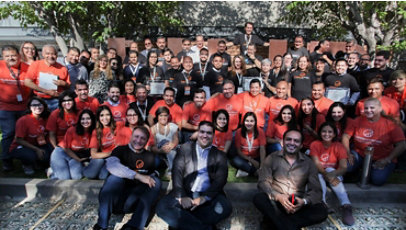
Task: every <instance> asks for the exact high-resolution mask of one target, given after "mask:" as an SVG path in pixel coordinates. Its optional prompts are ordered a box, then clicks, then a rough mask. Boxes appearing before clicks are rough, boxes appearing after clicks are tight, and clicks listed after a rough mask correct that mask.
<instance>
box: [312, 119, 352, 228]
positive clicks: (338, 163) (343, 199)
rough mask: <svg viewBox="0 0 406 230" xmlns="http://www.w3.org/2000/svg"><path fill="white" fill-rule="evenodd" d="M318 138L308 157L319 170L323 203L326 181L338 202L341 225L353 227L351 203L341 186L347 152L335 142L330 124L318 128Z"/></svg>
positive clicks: (334, 130) (334, 134)
mask: <svg viewBox="0 0 406 230" xmlns="http://www.w3.org/2000/svg"><path fill="white" fill-rule="evenodd" d="M319 137H320V139H321V140H316V141H313V142H312V143H311V145H310V156H311V157H312V159H313V162H314V163H315V165H316V167H317V169H318V170H319V180H320V184H321V188H322V192H323V201H324V203H326V191H327V189H326V181H327V183H328V185H329V186H330V187H331V189H332V190H333V191H334V193H335V194H336V196H337V198H338V199H339V201H340V204H341V207H342V218H343V219H342V221H343V223H344V224H346V225H353V224H354V217H353V216H352V208H351V203H350V200H349V199H348V195H347V191H346V190H345V187H344V184H343V175H344V173H345V172H346V170H347V150H346V149H345V147H344V145H343V144H341V143H340V142H338V141H337V128H336V127H335V125H334V124H332V123H329V122H325V123H323V124H322V125H321V126H320V129H319Z"/></svg>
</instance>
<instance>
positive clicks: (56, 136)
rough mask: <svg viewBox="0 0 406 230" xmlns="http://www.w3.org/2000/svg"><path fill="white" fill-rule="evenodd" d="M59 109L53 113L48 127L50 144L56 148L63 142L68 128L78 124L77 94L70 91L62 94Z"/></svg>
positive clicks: (59, 99)
mask: <svg viewBox="0 0 406 230" xmlns="http://www.w3.org/2000/svg"><path fill="white" fill-rule="evenodd" d="M58 107H59V108H58V109H56V110H54V111H52V112H51V115H50V116H49V118H48V121H47V126H46V129H47V130H48V131H49V142H50V143H51V145H52V146H53V147H54V148H56V147H57V145H58V143H59V142H61V141H62V140H63V138H64V136H65V134H66V131H67V130H68V128H69V127H72V126H74V125H75V124H76V119H77V110H76V102H75V93H74V92H73V91H69V90H67V91H64V92H62V93H61V95H59V98H58Z"/></svg>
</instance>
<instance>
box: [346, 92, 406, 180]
mask: <svg viewBox="0 0 406 230" xmlns="http://www.w3.org/2000/svg"><path fill="white" fill-rule="evenodd" d="M382 109H383V108H382V104H381V102H380V101H379V99H377V98H368V99H366V100H365V102H364V115H362V116H360V117H357V118H356V119H355V120H354V122H353V124H352V125H350V126H347V128H346V129H345V132H344V134H343V137H342V143H343V145H344V147H345V148H346V150H347V154H348V163H349V167H348V169H347V171H348V172H353V171H355V170H356V169H358V168H360V167H361V166H362V164H363V158H364V157H365V155H366V154H367V152H366V149H367V147H372V148H373V150H372V154H373V156H372V167H371V171H370V180H371V183H372V184H374V185H383V184H384V183H385V182H386V180H387V179H388V177H389V175H390V174H391V173H392V171H393V170H394V169H395V163H396V158H397V157H398V156H400V155H401V154H402V153H403V152H404V151H405V150H406V143H405V136H404V134H403V131H402V129H401V128H400V126H398V125H396V124H395V123H394V122H392V121H391V120H390V119H388V118H385V117H383V116H381V112H382ZM351 138H352V140H353V143H354V150H350V139H351Z"/></svg>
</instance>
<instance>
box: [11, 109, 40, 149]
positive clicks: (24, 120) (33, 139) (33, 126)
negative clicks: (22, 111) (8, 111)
mask: <svg viewBox="0 0 406 230" xmlns="http://www.w3.org/2000/svg"><path fill="white" fill-rule="evenodd" d="M46 123H47V121H46V120H44V119H42V118H40V119H39V120H37V119H36V118H35V117H34V116H33V115H32V114H27V115H24V116H22V117H21V118H20V119H18V120H17V123H16V131H15V136H16V137H20V138H22V139H24V140H25V141H27V142H28V143H30V144H33V145H35V146H39V143H38V141H37V138H38V137H40V136H42V137H43V138H45V140H47V139H46V137H47V132H46V130H45V125H46ZM17 146H18V144H17V142H16V141H15V140H14V141H13V143H12V144H11V146H10V151H11V150H13V149H15V148H16V147H17Z"/></svg>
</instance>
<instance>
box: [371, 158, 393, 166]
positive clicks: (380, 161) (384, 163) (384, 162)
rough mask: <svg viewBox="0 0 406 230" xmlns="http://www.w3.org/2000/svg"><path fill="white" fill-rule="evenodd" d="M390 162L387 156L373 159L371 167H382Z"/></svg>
mask: <svg viewBox="0 0 406 230" xmlns="http://www.w3.org/2000/svg"><path fill="white" fill-rule="evenodd" d="M389 163H390V160H389V159H388V158H383V159H380V160H377V161H375V163H373V164H372V167H374V168H375V169H384V168H385V166H386V165H387V164H389Z"/></svg>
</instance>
